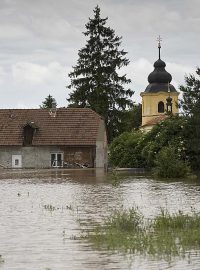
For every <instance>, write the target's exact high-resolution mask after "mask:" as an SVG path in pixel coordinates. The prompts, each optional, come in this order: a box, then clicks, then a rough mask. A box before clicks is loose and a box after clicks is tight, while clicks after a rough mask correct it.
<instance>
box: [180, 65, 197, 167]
mask: <svg viewBox="0 0 200 270" xmlns="http://www.w3.org/2000/svg"><path fill="white" fill-rule="evenodd" d="M196 75H197V76H198V77H196V76H195V75H191V74H190V75H188V76H186V77H185V83H186V85H185V86H183V85H182V86H180V90H181V91H182V92H183V98H182V100H181V102H180V104H181V106H182V109H183V111H184V113H185V114H186V116H187V119H188V124H187V127H186V129H185V139H186V141H187V144H186V145H187V155H188V159H189V161H190V164H191V166H192V168H193V169H195V170H200V79H199V76H200V69H199V68H197V70H196Z"/></svg>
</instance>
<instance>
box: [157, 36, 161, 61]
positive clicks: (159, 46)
mask: <svg viewBox="0 0 200 270" xmlns="http://www.w3.org/2000/svg"><path fill="white" fill-rule="evenodd" d="M157 41H158V51H159V59H160V49H161V41H162V38H161V36H160V35H159V36H158V38H157Z"/></svg>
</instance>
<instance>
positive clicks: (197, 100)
mask: <svg viewBox="0 0 200 270" xmlns="http://www.w3.org/2000/svg"><path fill="white" fill-rule="evenodd" d="M196 74H197V75H198V76H200V69H199V68H197V70H196ZM185 83H186V86H183V85H181V86H180V90H181V91H182V93H183V97H182V100H181V101H180V106H181V107H182V109H183V111H184V112H185V114H186V115H190V116H191V115H192V114H193V113H196V108H199V104H200V80H199V79H197V78H196V77H195V76H194V75H192V74H190V75H189V76H185Z"/></svg>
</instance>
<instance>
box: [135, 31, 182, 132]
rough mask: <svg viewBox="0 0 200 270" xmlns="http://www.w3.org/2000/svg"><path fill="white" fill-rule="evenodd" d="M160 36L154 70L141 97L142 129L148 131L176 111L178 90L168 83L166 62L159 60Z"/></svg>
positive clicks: (168, 75)
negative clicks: (157, 57)
mask: <svg viewBox="0 0 200 270" xmlns="http://www.w3.org/2000/svg"><path fill="white" fill-rule="evenodd" d="M160 42H161V38H160V36H159V38H158V50H159V59H158V60H157V61H156V62H155V63H154V71H153V72H151V73H150V74H149V76H148V82H149V85H148V86H147V87H146V89H145V91H144V92H141V93H140V95H141V97H142V129H144V130H146V131H148V130H150V129H151V128H152V127H153V126H154V125H155V124H157V123H158V122H159V121H161V120H163V119H164V118H165V117H166V116H167V114H169V113H170V114H171V113H173V114H176V113H178V107H177V104H178V95H179V92H177V90H176V89H175V87H174V86H173V85H172V84H170V83H171V81H172V76H171V74H170V73H168V72H167V71H166V70H165V67H166V64H165V62H164V61H162V60H161V57H160V49H161V44H160Z"/></svg>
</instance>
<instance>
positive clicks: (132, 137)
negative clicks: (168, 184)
mask: <svg viewBox="0 0 200 270" xmlns="http://www.w3.org/2000/svg"><path fill="white" fill-rule="evenodd" d="M186 124H187V121H186V119H185V118H184V117H178V116H171V117H169V118H167V119H165V120H164V121H162V122H160V123H159V124H158V125H156V126H155V127H154V128H153V129H152V130H151V131H149V132H148V133H146V134H144V133H142V132H141V131H132V132H124V133H123V134H121V135H120V136H119V137H117V138H115V139H114V141H113V142H112V144H111V145H110V162H111V164H112V165H114V166H118V167H125V168H126V167H138V168H141V167H154V166H155V160H156V157H157V155H158V153H159V152H160V150H161V149H162V148H163V147H166V146H168V145H171V146H173V147H175V149H176V152H177V153H178V157H179V158H180V159H182V160H185V159H186V153H185V139H184V127H185V126H186Z"/></svg>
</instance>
